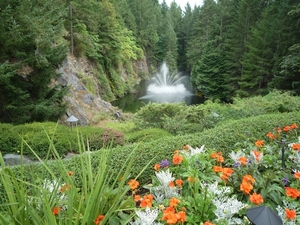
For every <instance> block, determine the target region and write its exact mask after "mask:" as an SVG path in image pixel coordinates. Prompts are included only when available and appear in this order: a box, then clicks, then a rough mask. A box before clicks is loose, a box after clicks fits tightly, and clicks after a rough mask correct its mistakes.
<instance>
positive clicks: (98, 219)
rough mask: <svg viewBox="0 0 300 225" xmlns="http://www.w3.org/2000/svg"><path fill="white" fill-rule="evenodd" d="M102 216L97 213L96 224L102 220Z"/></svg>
mask: <svg viewBox="0 0 300 225" xmlns="http://www.w3.org/2000/svg"><path fill="white" fill-rule="evenodd" d="M103 218H104V216H103V215H99V216H98V217H97V218H96V219H95V225H98V224H99V223H100V221H101V220H103Z"/></svg>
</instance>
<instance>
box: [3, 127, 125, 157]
mask: <svg viewBox="0 0 300 225" xmlns="http://www.w3.org/2000/svg"><path fill="white" fill-rule="evenodd" d="M77 128H78V129H75V128H73V129H72V131H71V129H70V128H69V127H68V126H65V125H61V124H56V123H52V122H44V123H31V124H23V125H17V126H13V125H10V124H0V131H1V135H0V151H1V153H2V155H5V154H9V153H14V154H20V153H21V151H23V154H24V155H26V156H28V157H29V158H33V159H34V158H35V156H34V155H33V154H32V152H31V150H30V149H29V147H28V146H27V145H25V144H24V142H23V143H22V140H24V141H25V142H26V143H27V144H28V145H29V146H30V147H31V148H32V149H34V150H35V151H36V152H37V154H38V155H39V157H41V158H42V159H45V157H46V155H47V152H48V149H49V139H51V140H52V141H53V144H54V145H55V148H56V150H57V151H58V153H59V155H60V156H61V157H64V156H65V155H66V154H67V153H68V152H72V153H78V141H77V130H78V131H79V132H80V133H81V134H82V136H83V138H85V139H86V140H88V141H89V146H90V150H92V151H95V150H99V149H100V148H102V147H103V146H108V145H110V146H117V145H123V144H124V143H125V136H124V133H122V132H119V131H115V130H113V129H110V128H107V129H106V128H105V129H104V128H99V127H81V126H79V127H77ZM47 135H48V136H47ZM50 158H52V156H51V155H50Z"/></svg>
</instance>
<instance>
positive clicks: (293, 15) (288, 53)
mask: <svg viewBox="0 0 300 225" xmlns="http://www.w3.org/2000/svg"><path fill="white" fill-rule="evenodd" d="M299 7H300V6H299V1H296V0H287V1H284V2H282V1H279V0H276V1H274V2H273V4H272V9H273V12H274V13H275V14H274V15H275V17H274V18H273V24H274V26H275V28H274V30H276V33H275V34H274V36H273V38H274V40H275V51H274V57H273V60H274V64H273V68H272V74H274V77H273V79H272V81H271V82H270V83H269V84H268V87H270V88H276V89H283V90H287V89H289V90H293V91H294V92H296V93H299V91H298V90H299V87H297V85H298V84H299V83H298V79H299V78H298V76H297V74H298V73H297V72H296V70H297V69H296V68H297V67H298V66H299V65H298V64H299V63H298V61H297V60H298V56H297V55H298V54H299V49H298V46H297V45H298V44H299V38H300V13H299ZM293 60H295V62H293ZM288 65H289V66H293V68H290V69H288V68H287V66H288ZM294 79H295V82H294Z"/></svg>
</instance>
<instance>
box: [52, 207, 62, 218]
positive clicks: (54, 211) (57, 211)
mask: <svg viewBox="0 0 300 225" xmlns="http://www.w3.org/2000/svg"><path fill="white" fill-rule="evenodd" d="M60 211H61V207H60V206H56V207H54V208H53V209H52V214H53V215H54V216H56V215H58V213H59V212H60Z"/></svg>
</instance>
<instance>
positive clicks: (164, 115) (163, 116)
mask: <svg viewBox="0 0 300 225" xmlns="http://www.w3.org/2000/svg"><path fill="white" fill-rule="evenodd" d="M200 107H201V106H200V105H193V106H186V105H185V104H183V103H163V104H159V103H150V104H147V105H146V106H144V107H142V108H141V109H140V110H139V111H138V112H137V113H136V114H135V117H134V119H135V120H134V121H135V124H136V127H137V128H138V129H145V128H163V129H165V130H167V131H168V132H170V133H171V134H174V135H177V134H186V133H187V131H189V130H188V128H189V126H190V125H191V124H193V125H195V124H198V125H199V126H198V127H197V129H199V130H202V129H203V127H202V125H201V121H202V120H203V112H202V110H201V109H200Z"/></svg>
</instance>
